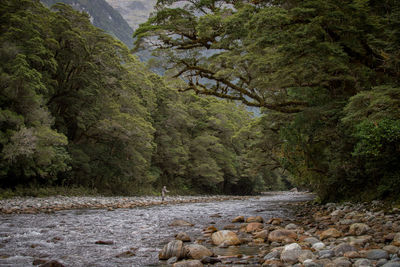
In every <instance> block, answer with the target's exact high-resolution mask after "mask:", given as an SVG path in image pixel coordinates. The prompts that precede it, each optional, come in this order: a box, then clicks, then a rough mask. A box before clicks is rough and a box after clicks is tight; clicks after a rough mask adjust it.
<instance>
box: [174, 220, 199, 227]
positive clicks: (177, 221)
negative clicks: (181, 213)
mask: <svg viewBox="0 0 400 267" xmlns="http://www.w3.org/2000/svg"><path fill="white" fill-rule="evenodd" d="M193 225H194V224H192V223H190V222H187V221H184V220H175V221H173V222H172V223H170V224H169V226H193Z"/></svg>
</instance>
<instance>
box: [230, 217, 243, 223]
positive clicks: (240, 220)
mask: <svg viewBox="0 0 400 267" xmlns="http://www.w3.org/2000/svg"><path fill="white" fill-rule="evenodd" d="M232 222H233V223H240V222H244V216H237V217H235V218H234V219H233V220H232Z"/></svg>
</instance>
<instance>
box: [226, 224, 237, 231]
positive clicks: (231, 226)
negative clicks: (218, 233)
mask: <svg viewBox="0 0 400 267" xmlns="http://www.w3.org/2000/svg"><path fill="white" fill-rule="evenodd" d="M233 229H236V225H234V224H228V225H225V226H224V230H233Z"/></svg>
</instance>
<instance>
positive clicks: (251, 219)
mask: <svg viewBox="0 0 400 267" xmlns="http://www.w3.org/2000/svg"><path fill="white" fill-rule="evenodd" d="M246 222H247V223H255V222H258V223H263V222H264V219H263V217H261V216H255V217H249V218H247V219H246Z"/></svg>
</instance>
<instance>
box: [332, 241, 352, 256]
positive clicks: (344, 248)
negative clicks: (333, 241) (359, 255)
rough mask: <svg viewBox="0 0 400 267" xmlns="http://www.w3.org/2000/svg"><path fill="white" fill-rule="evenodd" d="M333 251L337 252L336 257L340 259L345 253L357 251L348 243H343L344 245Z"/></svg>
mask: <svg viewBox="0 0 400 267" xmlns="http://www.w3.org/2000/svg"><path fill="white" fill-rule="evenodd" d="M333 251H334V252H335V256H336V257H339V256H343V255H344V253H346V252H349V251H357V249H356V248H355V247H353V246H352V245H350V244H348V243H342V244H339V245H337V246H336V247H335V248H334V249H333Z"/></svg>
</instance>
